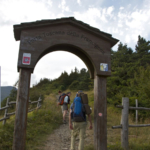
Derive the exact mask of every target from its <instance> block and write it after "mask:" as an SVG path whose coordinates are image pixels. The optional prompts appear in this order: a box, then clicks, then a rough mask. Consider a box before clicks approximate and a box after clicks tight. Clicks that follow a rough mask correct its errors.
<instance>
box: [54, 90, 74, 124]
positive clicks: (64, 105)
mask: <svg viewBox="0 0 150 150" xmlns="http://www.w3.org/2000/svg"><path fill="white" fill-rule="evenodd" d="M58 94H59V95H60V96H59V99H58V103H57V105H60V102H59V100H60V99H61V97H63V103H62V104H61V110H62V114H63V123H64V124H66V123H67V122H66V114H67V112H68V104H70V96H71V92H67V94H65V93H62V92H61V91H58Z"/></svg>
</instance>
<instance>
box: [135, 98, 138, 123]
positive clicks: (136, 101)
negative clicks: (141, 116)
mask: <svg viewBox="0 0 150 150" xmlns="http://www.w3.org/2000/svg"><path fill="white" fill-rule="evenodd" d="M135 103H136V106H135V107H136V108H137V107H138V100H137V99H136V100H135ZM135 120H136V124H137V123H138V110H136V119H135Z"/></svg>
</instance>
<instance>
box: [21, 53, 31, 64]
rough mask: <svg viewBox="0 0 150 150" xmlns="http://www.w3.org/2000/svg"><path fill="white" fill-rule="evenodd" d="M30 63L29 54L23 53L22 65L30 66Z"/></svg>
mask: <svg viewBox="0 0 150 150" xmlns="http://www.w3.org/2000/svg"><path fill="white" fill-rule="evenodd" d="M30 62H31V54H30V53H23V58H22V64H24V65H30Z"/></svg>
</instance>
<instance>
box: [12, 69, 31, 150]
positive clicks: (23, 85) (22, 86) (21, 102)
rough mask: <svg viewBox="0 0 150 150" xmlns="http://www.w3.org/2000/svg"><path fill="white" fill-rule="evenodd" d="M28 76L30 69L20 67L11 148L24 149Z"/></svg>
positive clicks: (15, 149)
mask: <svg viewBox="0 0 150 150" xmlns="http://www.w3.org/2000/svg"><path fill="white" fill-rule="evenodd" d="M30 76H31V71H30V69H23V68H21V69H20V76H19V85H18V91H17V103H16V118H15V127H14V138H13V148H12V149H13V150H25V140H26V126H27V113H28V103H29V86H30Z"/></svg>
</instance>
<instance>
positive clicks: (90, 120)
mask: <svg viewBox="0 0 150 150" xmlns="http://www.w3.org/2000/svg"><path fill="white" fill-rule="evenodd" d="M88 119H89V122H90V127H89V129H92V128H93V127H92V119H91V115H90V114H89V115H88Z"/></svg>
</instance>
